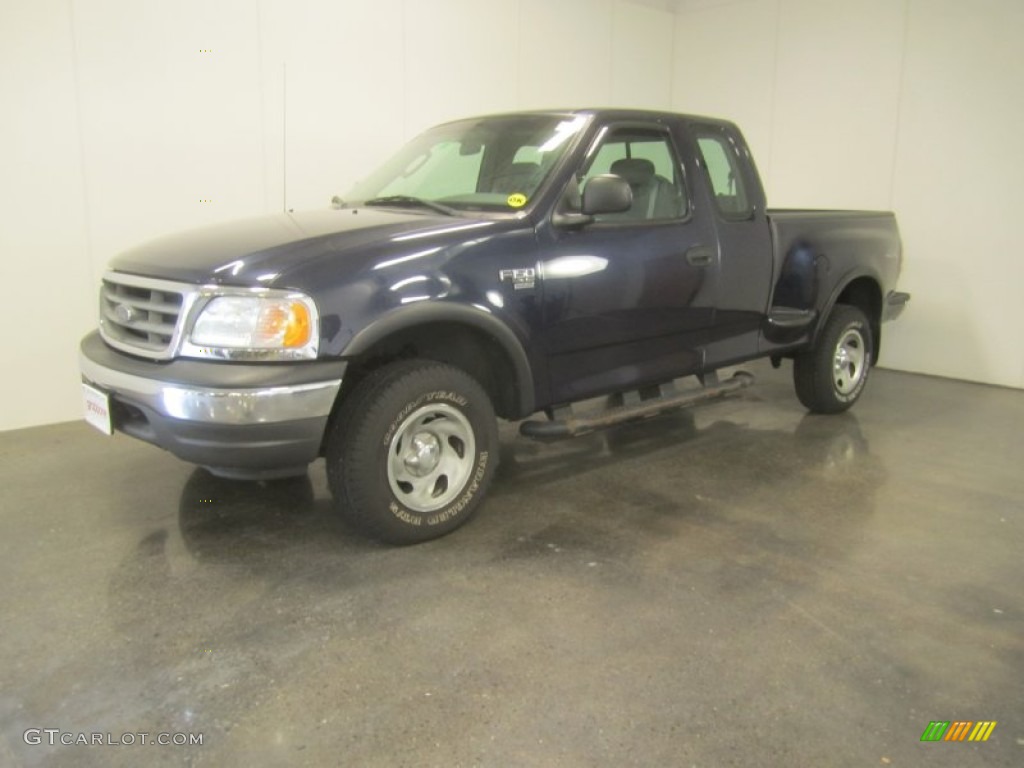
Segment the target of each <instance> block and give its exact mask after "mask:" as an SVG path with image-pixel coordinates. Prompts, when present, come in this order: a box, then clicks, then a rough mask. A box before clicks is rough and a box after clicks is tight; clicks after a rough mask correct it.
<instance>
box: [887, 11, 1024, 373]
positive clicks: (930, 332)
mask: <svg viewBox="0 0 1024 768" xmlns="http://www.w3.org/2000/svg"><path fill="white" fill-rule="evenodd" d="M910 11H911V13H910V29H909V35H908V39H907V56H906V68H905V75H904V81H903V94H904V95H903V104H902V109H901V110H900V134H899V141H898V144H897V159H896V177H895V187H894V190H895V196H894V201H893V204H894V206H895V208H896V211H897V213H898V215H899V217H900V223H901V226H902V229H903V239H904V245H905V247H906V255H907V259H906V268H905V271H904V276H903V279H902V281H901V282H902V284H903V285H904V286H905V287H906V289H907V290H909V291H912V292H913V294H914V298H913V302H912V303H911V304H910V306H909V308H908V310H907V312H906V313H905V315H904V317H903V318H901V319H900V320H899V322H897V323H894V324H893V325H892V326H891V332H890V333H889V335H888V338H887V339H886V342H885V350H884V362H885V363H886V364H888V365H891V366H893V367H898V368H903V369H906V370H912V371H922V372H925V373H932V374H937V375H940V376H953V377H956V378H963V379H972V380H975V381H985V382H990V383H993V384H1003V385H1007V386H1017V387H1024V341H1021V332H1020V329H1021V328H1024V302H1022V301H1021V286H1022V285H1024V258H1022V257H1021V251H1022V248H1021V236H1020V217H1021V209H1022V206H1024V194H1022V191H1021V190H1022V186H1021V183H1020V180H1021V179H1022V178H1024V143H1022V141H1021V126H1022V125H1024V98H1022V94H1024V55H1022V54H1021V37H1022V35H1024V5H1022V4H1021V3H1019V2H1016V1H1015V0H982V1H981V2H975V3H972V4H970V5H964V4H962V3H958V2H952V1H951V0H928V1H927V2H924V1H923V0H915V2H912V3H911V4H910Z"/></svg>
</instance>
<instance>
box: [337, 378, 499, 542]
mask: <svg viewBox="0 0 1024 768" xmlns="http://www.w3.org/2000/svg"><path fill="white" fill-rule="evenodd" d="M326 458H327V479H328V483H329V485H330V488H331V493H332V494H333V495H334V499H335V503H336V505H337V506H338V507H339V509H340V511H341V512H342V513H343V514H345V515H346V516H347V517H348V518H349V519H350V520H351V521H352V522H353V523H354V524H355V525H357V526H358V527H359V528H360V529H362V530H363V531H365V532H366V533H368V534H370V535H371V536H373V537H375V538H378V539H381V540H382V541H386V542H388V543H392V544H414V543H416V542H420V541H427V540H428V539H433V538H437V537H438V536H443V535H444V534H446V533H448V532H450V531H452V530H454V529H455V528H458V527H459V526H460V525H462V524H463V523H465V522H466V521H467V520H468V519H469V518H470V517H471V516H472V515H473V513H474V512H475V511H476V509H477V507H478V506H479V505H480V502H481V500H482V499H483V497H484V495H485V493H486V492H487V487H488V486H489V485H490V483H491V478H492V477H493V476H494V469H495V465H496V464H497V459H498V429H497V423H496V420H495V416H494V408H493V406H492V405H491V401H490V399H489V398H488V396H487V393H486V392H485V391H484V389H483V387H481V386H480V385H479V384H478V383H477V382H476V380H475V379H473V378H472V377H471V376H469V375H468V374H467V373H465V372H464V371H461V370H459V369H458V368H454V367H452V366H449V365H444V364H442V363H434V362H429V361H423V360H408V361H402V362H398V363H393V364H391V365H387V366H385V367H384V368H380V369H378V370H376V371H374V372H373V373H371V374H370V375H369V376H367V377H366V379H364V380H363V381H362V382H360V383H359V384H358V385H357V386H356V388H355V389H354V390H353V391H352V392H351V393H349V395H348V397H347V398H346V400H345V402H344V403H343V404H342V406H341V411H340V412H339V414H338V418H337V419H336V420H335V423H334V425H333V427H332V429H331V433H330V435H329V436H328V440H327V450H326Z"/></svg>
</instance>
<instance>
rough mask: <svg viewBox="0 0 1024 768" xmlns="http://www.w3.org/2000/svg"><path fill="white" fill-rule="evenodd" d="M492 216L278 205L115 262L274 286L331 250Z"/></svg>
mask: <svg viewBox="0 0 1024 768" xmlns="http://www.w3.org/2000/svg"><path fill="white" fill-rule="evenodd" d="M492 223H493V222H489V221H486V220H481V219H463V218H452V217H447V216H438V215H432V214H424V213H421V212H419V211H416V212H408V213H407V212H404V211H395V210H386V209H381V208H358V209H355V208H344V209H341V210H336V209H327V210H315V211H303V212H299V213H278V214H272V215H267V216H260V217H256V218H252V219H244V220H241V221H235V222H230V223H227V224H218V225H214V226H210V227H204V228H202V229H196V230H191V231H187V232H181V233H178V234H173V235H167V236H165V237H161V238H158V239H156V240H152V241H150V242H148V243H145V244H143V245H140V246H138V247H136V248H132V249H131V250H129V251H126V252H124V253H122V254H121V255H119V256H117V257H116V258H114V259H113V260H112V261H111V262H110V268H111V269H113V270H116V271H119V272H129V273H132V274H137V275H144V276H147V277H157V278H164V279H168V280H177V281H179V282H185V283H203V284H206V283H215V284H225V285H265V286H272V285H275V284H278V283H280V282H281V280H282V278H284V277H285V276H286V275H287V273H288V272H291V271H293V270H294V269H296V268H298V267H301V266H302V265H303V264H305V263H308V262H309V261H311V260H313V259H316V258H319V257H322V256H325V255H327V254H331V255H332V256H344V255H345V254H346V253H347V254H349V255H355V254H357V253H359V254H362V255H363V256H364V257H372V255H374V254H380V253H381V252H382V251H384V250H387V246H388V245H389V244H392V243H394V245H398V244H399V243H401V242H403V241H407V240H413V239H415V240H416V241H418V242H422V241H423V240H430V239H431V236H432V235H433V234H434V233H435V232H436V233H437V234H438V235H439V236H440V235H442V234H443V233H446V232H451V231H452V230H453V229H461V228H475V227H476V226H479V227H487V226H489V225H490V224H492ZM421 238H422V239H421ZM394 245H392V248H393V247H394Z"/></svg>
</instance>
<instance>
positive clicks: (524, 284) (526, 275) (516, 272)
mask: <svg viewBox="0 0 1024 768" xmlns="http://www.w3.org/2000/svg"><path fill="white" fill-rule="evenodd" d="M498 278H499V279H500V280H501V282H503V283H511V284H512V287H513V288H514V289H515V290H517V291H518V290H521V289H523V288H533V285H534V283H535V282H536V280H537V270H536V269H533V268H532V267H526V268H524V269H503V270H501V271H500V272H499V273H498Z"/></svg>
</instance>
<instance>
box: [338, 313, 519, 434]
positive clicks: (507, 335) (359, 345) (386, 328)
mask: <svg viewBox="0 0 1024 768" xmlns="http://www.w3.org/2000/svg"><path fill="white" fill-rule="evenodd" d="M444 322H447V323H459V324H462V325H466V326H469V327H472V328H475V329H477V330H479V331H482V332H483V333H485V334H486V335H487V336H489V337H490V338H491V339H493V340H494V341H496V342H497V343H498V344H499V345H500V346H501V348H502V349H503V350H504V351H505V353H506V354H507V355H508V358H509V360H511V361H512V367H513V370H514V371H515V377H516V385H517V387H516V389H517V391H518V392H519V411H520V413H521V414H523V415H524V416H525V415H528V414H531V413H533V412H534V410H535V408H534V402H535V400H534V379H533V369H532V367H531V365H530V360H529V357H528V356H527V354H526V350H525V348H524V347H523V344H522V342H521V341H520V340H519V337H518V336H516V334H515V332H514V331H513V330H512V329H511V328H510V327H509V326H508V325H506V324H505V323H503V322H502V321H501V320H500V319H499V318H497V317H495V316H494V315H493V314H492V313H491V312H490V311H489V310H486V309H481V308H478V307H475V306H467V305H465V304H451V303H447V302H438V303H435V302H424V303H421V304H413V305H411V306H404V307H396V308H394V309H391V310H389V311H387V312H385V313H384V314H382V315H380V316H379V317H378V318H376V319H375V320H373V321H372V322H371V323H370V324H369V325H367V326H365V327H364V328H362V329H360V330H359V331H358V332H357V333H356V334H355V335H354V336H353V337H352V340H351V341H350V342H349V343H348V344H347V345H346V346H345V349H344V350H343V352H342V356H343V357H355V356H356V355H359V354H362V353H363V352H366V351H367V350H368V349H370V348H371V347H373V346H374V345H375V344H377V343H378V342H380V341H382V340H384V339H386V338H387V337H388V336H391V335H394V334H396V333H398V332H400V331H404V330H406V329H409V328H414V327H416V326H418V325H424V324H427V323H444Z"/></svg>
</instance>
